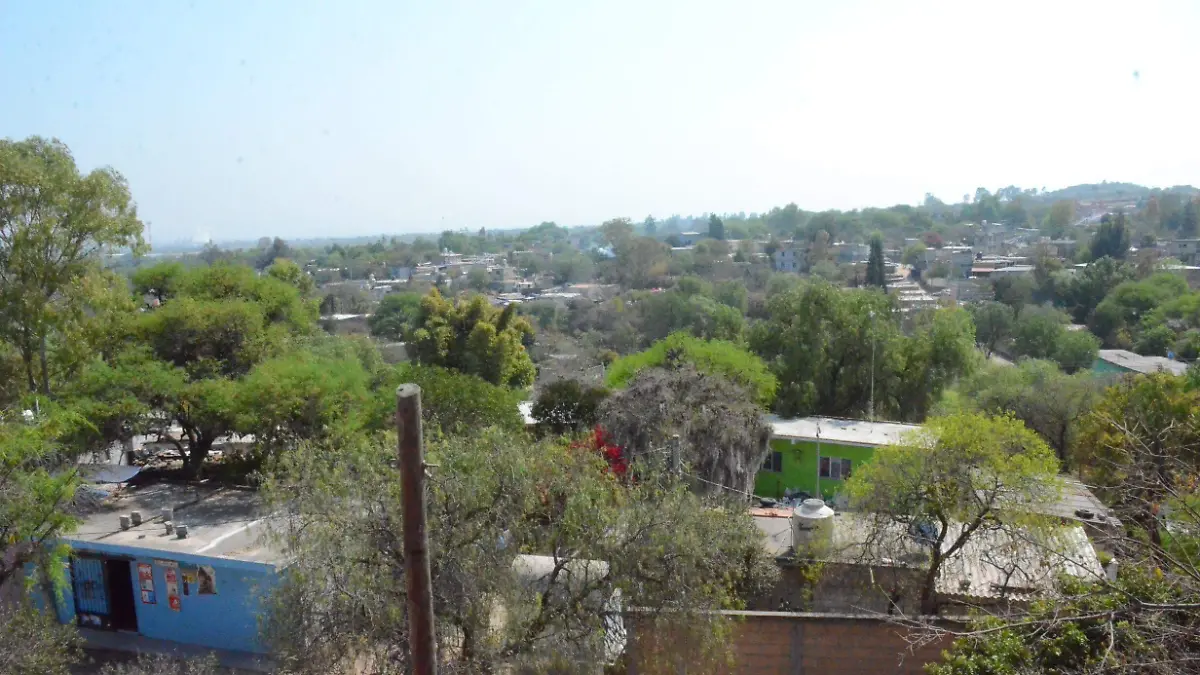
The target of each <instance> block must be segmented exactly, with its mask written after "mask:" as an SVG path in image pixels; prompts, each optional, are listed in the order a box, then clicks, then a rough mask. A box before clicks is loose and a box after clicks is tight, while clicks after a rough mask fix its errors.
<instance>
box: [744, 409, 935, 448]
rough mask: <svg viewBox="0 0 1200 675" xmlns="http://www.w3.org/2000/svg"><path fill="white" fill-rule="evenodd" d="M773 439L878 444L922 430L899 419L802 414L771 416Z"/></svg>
mask: <svg viewBox="0 0 1200 675" xmlns="http://www.w3.org/2000/svg"><path fill="white" fill-rule="evenodd" d="M767 422H769V423H770V425H771V436H772V437H773V438H789V439H793V440H797V441H813V442H815V441H817V440H818V439H819V440H821V441H823V442H826V443H839V444H842V445H861V446H867V447H879V446H881V445H894V444H896V443H899V442H900V438H901V436H903V435H904V434H906V433H908V432H910V431H915V430H917V429H920V428H921V427H919V426H916V425H914V424H900V423H899V422H868V421H866V420H843V419H837V418H833V417H801V418H797V419H781V418H779V417H776V416H775V415H768V416H767Z"/></svg>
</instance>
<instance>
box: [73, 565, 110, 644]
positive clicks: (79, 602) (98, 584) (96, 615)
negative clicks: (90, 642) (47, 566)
mask: <svg viewBox="0 0 1200 675" xmlns="http://www.w3.org/2000/svg"><path fill="white" fill-rule="evenodd" d="M104 581H105V580H104V561H103V560H102V559H100V558H72V559H71V583H72V585H73V587H74V590H75V616H76V618H77V620H78V622H79V625H81V626H94V627H97V628H99V627H106V626H107V625H108V623H109V613H110V611H109V606H108V585H107V584H105V583H104Z"/></svg>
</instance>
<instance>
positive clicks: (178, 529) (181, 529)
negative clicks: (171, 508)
mask: <svg viewBox="0 0 1200 675" xmlns="http://www.w3.org/2000/svg"><path fill="white" fill-rule="evenodd" d="M175 536H176V537H179V538H180V539H187V525H184V524H183V523H180V524H178V525H176V526H175Z"/></svg>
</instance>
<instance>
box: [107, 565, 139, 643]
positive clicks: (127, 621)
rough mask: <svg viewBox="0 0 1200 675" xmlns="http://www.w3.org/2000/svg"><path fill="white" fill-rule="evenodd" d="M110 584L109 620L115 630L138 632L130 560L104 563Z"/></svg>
mask: <svg viewBox="0 0 1200 675" xmlns="http://www.w3.org/2000/svg"><path fill="white" fill-rule="evenodd" d="M104 577H105V580H106V581H107V582H108V604H109V612H110V613H109V619H110V620H111V626H112V628H113V629H114V630H128V631H134V632H137V605H136V604H134V595H135V591H134V588H133V569H132V568H131V567H130V564H129V561H128V560H115V559H112V558H109V559H108V560H105V561H104Z"/></svg>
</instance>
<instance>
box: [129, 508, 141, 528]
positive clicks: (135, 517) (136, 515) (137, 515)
mask: <svg viewBox="0 0 1200 675" xmlns="http://www.w3.org/2000/svg"><path fill="white" fill-rule="evenodd" d="M129 519H130V520H132V521H133V524H134V525H141V524H142V512H141V511H130V512H129Z"/></svg>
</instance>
